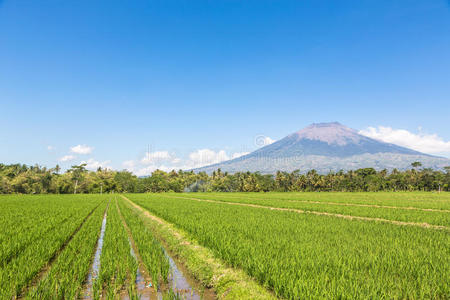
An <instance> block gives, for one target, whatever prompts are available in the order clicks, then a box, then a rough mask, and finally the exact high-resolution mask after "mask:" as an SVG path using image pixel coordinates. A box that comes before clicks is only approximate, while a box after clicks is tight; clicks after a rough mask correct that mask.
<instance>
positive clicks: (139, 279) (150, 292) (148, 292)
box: [115, 200, 159, 300]
mask: <svg viewBox="0 0 450 300" xmlns="http://www.w3.org/2000/svg"><path fill="white" fill-rule="evenodd" d="M115 202H116V208H117V210H118V212H119V216H120V219H121V220H122V224H123V226H124V227H125V230H126V231H127V233H128V239H129V241H130V246H131V251H132V255H133V256H134V257H135V258H136V260H137V263H138V269H137V274H136V275H137V276H136V288H137V293H138V295H139V299H141V300H146V299H159V295H158V292H157V291H156V289H155V284H154V285H153V286H152V287H147V283H148V282H154V281H152V278H151V276H150V272H149V271H148V270H147V268H146V267H145V265H144V262H143V261H142V258H141V255H140V254H139V251H138V249H137V247H136V243H135V242H134V239H133V235H132V234H131V230H130V228H129V227H128V225H127V222H126V221H125V219H124V218H123V216H122V212H121V211H120V208H119V206H118V205H117V200H116V201H115Z"/></svg>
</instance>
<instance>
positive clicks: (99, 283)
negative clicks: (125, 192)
mask: <svg viewBox="0 0 450 300" xmlns="http://www.w3.org/2000/svg"><path fill="white" fill-rule="evenodd" d="M136 272H137V262H136V259H135V258H134V257H133V256H132V255H131V247H130V241H129V239H128V233H127V232H126V230H125V227H124V225H123V223H122V220H121V218H120V215H119V212H118V207H117V199H116V198H114V200H113V201H111V203H110V207H109V210H108V216H107V221H106V230H105V236H104V239H103V247H102V252H101V258H100V272H99V276H98V277H97V278H96V280H95V281H94V287H93V288H94V290H95V291H94V295H95V296H94V298H97V297H99V296H100V295H102V294H103V295H104V297H106V298H107V299H113V298H114V297H115V296H116V295H118V294H119V293H120V292H121V290H122V289H123V288H124V287H125V285H126V284H129V285H130V286H131V290H135V287H134V285H135V282H136ZM102 291H104V292H103V293H102ZM130 296H132V295H130Z"/></svg>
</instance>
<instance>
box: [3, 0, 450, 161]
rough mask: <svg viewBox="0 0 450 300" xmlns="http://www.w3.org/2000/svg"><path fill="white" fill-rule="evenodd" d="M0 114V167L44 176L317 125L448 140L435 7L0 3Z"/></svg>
mask: <svg viewBox="0 0 450 300" xmlns="http://www.w3.org/2000/svg"><path fill="white" fill-rule="evenodd" d="M0 111H1V117H0V128H1V130H0V144H1V147H0V161H1V162H3V163H13V162H22V163H27V164H34V163H39V164H42V165H47V166H52V165H55V164H56V163H58V160H59V159H60V158H61V157H62V156H64V155H67V154H69V152H70V151H69V148H70V147H72V146H75V145H79V144H81V145H88V146H90V147H93V148H94V150H93V151H92V153H90V154H88V155H84V156H78V155H77V159H78V160H79V159H89V158H92V159H95V160H98V161H105V160H110V161H111V162H110V163H109V164H110V166H112V167H115V168H120V167H121V164H122V162H123V161H126V160H138V159H140V158H141V156H142V155H143V154H144V153H145V151H146V149H147V145H149V144H150V145H151V148H152V151H155V150H161V151H162V150H167V151H174V152H177V153H180V156H182V155H183V153H184V155H187V154H188V153H189V152H191V151H194V150H197V149H203V148H208V149H213V150H215V151H218V150H220V149H224V150H226V151H229V153H230V154H231V153H232V152H239V151H243V150H246V151H250V150H253V149H254V148H255V146H254V145H253V140H254V137H255V136H256V135H258V134H263V135H266V136H269V137H271V138H273V139H279V138H282V137H284V136H285V135H287V134H289V133H291V132H293V131H296V130H299V129H301V128H303V127H305V126H307V125H308V124H310V123H313V122H323V121H339V122H341V123H343V124H345V125H347V126H349V127H352V128H355V129H364V128H367V127H368V126H374V127H376V126H379V125H383V126H389V127H392V128H394V129H406V130H409V131H411V132H415V133H417V128H418V127H419V126H421V127H422V128H423V130H425V131H426V132H427V133H433V134H437V135H438V136H439V137H441V138H442V139H443V140H444V141H449V140H450V119H449V117H450V2H449V1H446V0H428V1H424V0H417V1H415V0H410V1H406V0H404V1H400V0H399V1H393V0H373V1H364V0H354V1H345V0H340V1H331V0H329V1H305V0H303V1H302V0H296V1H264V0H255V1H249V0H245V1H244V0H236V1H231V0H229V1H219V0H217V1H194V0H186V1H170V0H164V1H151V0H147V1H113V0H109V1H91V0H86V1H84V0H77V1H61V0H55V1H44V0H40V1H31V0H29V1H26V0H23V1H21V0H0ZM48 146H52V148H53V149H52V150H48V149H47V147H48ZM77 159H74V160H73V161H72V162H71V163H77ZM67 164H69V162H67Z"/></svg>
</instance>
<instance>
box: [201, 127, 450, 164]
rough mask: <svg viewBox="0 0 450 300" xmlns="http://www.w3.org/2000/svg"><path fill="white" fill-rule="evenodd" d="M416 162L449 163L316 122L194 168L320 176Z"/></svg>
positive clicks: (445, 159)
mask: <svg viewBox="0 0 450 300" xmlns="http://www.w3.org/2000/svg"><path fill="white" fill-rule="evenodd" d="M415 161H419V162H421V163H422V165H423V167H426V168H433V169H441V168H443V167H444V166H448V165H450V160H449V159H447V158H443V157H437V156H432V155H428V154H425V153H421V152H418V151H415V150H411V149H408V148H405V147H400V146H397V145H394V144H389V143H385V142H382V141H379V140H375V139H372V138H369V137H366V136H364V135H361V134H359V133H358V132H357V131H356V130H354V129H351V128H348V127H346V126H343V125H342V124H340V123H337V122H333V123H318V124H311V125H310V126H308V127H306V128H304V129H302V130H300V131H298V132H295V133H293V134H290V135H288V136H286V137H285V138H283V139H281V140H279V141H277V142H274V143H272V144H270V145H267V146H264V147H262V148H260V149H258V150H256V151H254V152H252V153H249V154H247V155H244V156H241V157H239V158H236V159H232V160H228V161H224V162H221V163H218V164H214V165H210V166H206V167H201V168H198V169H195V170H194V171H196V172H201V171H205V172H207V173H211V172H212V171H214V170H217V169H218V168H220V169H222V171H226V172H231V173H235V172H245V171H250V172H256V171H259V172H261V173H275V172H276V171H287V172H292V171H294V170H298V169H299V170H300V171H301V172H306V171H308V170H311V169H315V170H317V171H318V172H320V173H327V172H329V171H330V170H333V171H339V170H355V169H359V168H368V167H372V168H375V169H377V170H382V169H389V170H392V169H394V168H397V169H399V170H402V169H406V168H410V167H411V163H412V162H415Z"/></svg>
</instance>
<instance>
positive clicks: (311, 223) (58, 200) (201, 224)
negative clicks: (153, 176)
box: [0, 193, 450, 299]
mask: <svg viewBox="0 0 450 300" xmlns="http://www.w3.org/2000/svg"><path fill="white" fill-rule="evenodd" d="M136 207H138V208H140V209H141V210H142V211H141V212H139V211H138V210H137V209H136ZM142 212H145V214H144V213H142ZM149 221H151V222H154V223H155V224H157V225H154V226H153V227H152V226H150V225H149ZM162 222H167V223H168V224H169V225H170V230H169V231H167V232H168V234H171V235H173V236H174V239H180V241H181V245H190V246H192V247H193V249H199V250H198V251H201V249H206V250H205V251H209V252H210V253H211V254H212V255H213V256H214V258H217V260H218V261H219V262H220V263H221V264H223V266H224V267H227V268H231V269H235V270H237V271H241V270H242V271H243V272H244V273H245V274H246V276H248V280H249V281H254V282H256V284H258V285H259V286H261V288H263V289H264V290H266V291H267V293H268V295H271V296H269V297H273V298H281V299H305V298H308V299H311V298H312V299H337V298H345V299H350V298H351V299H368V298H377V299H378V298H382V299H392V298H395V299H399V298H401V299H448V298H450V286H449V282H450V195H449V194H447V193H441V194H438V193H176V194H175V193H161V194H126V195H124V196H121V195H36V196H23V195H8V196H1V197H0V225H1V228H2V230H1V231H0V242H1V244H0V265H1V269H0V298H1V299H12V298H27V299H139V298H141V299H201V298H203V299H213V298H221V299H222V298H223V299H232V298H230V296H227V295H232V293H229V291H228V292H227V293H223V294H218V293H217V294H214V293H213V292H209V293H204V291H202V290H201V289H200V288H199V286H201V285H202V283H201V282H200V281H197V282H194V281H196V279H195V278H202V276H200V275H201V274H208V272H210V271H208V270H209V269H208V263H212V262H211V261H210V260H207V259H205V261H203V262H200V261H199V260H201V259H199V258H198V257H196V258H195V259H194V257H193V256H192V257H190V256H189V255H188V256H184V258H183V259H181V258H176V257H175V256H174V255H172V253H175V252H176V251H177V249H173V247H172V246H169V245H170V243H168V242H169V241H168V240H167V236H166V237H165V238H164V237H163V236H162V235H161V234H160V232H159V233H158V231H157V230H156V229H155V228H156V227H158V226H159V225H158V224H159V223H161V224H162ZM155 226H156V227H155ZM161 226H162V225H161ZM183 237H185V240H183ZM180 247H181V246H180ZM172 251H175V252H172ZM171 256H172V257H171ZM173 259H176V260H177V264H178V267H179V268H177V267H176V266H175V265H174V261H173ZM201 263H203V264H201ZM205 265H206V267H204V266H205ZM184 266H189V268H185V267H184ZM196 266H198V267H196ZM199 266H203V267H199ZM174 270H176V271H174ZM174 272H175V273H174ZM202 272H203V273H202ZM180 274H181V275H180ZM224 275H225V274H224ZM179 276H181V278H182V279H183V278H184V277H183V276H185V277H186V278H190V279H189V280H187V281H186V282H184V281H183V283H182V280H181V279H176V278H178V277H179ZM208 276H212V275H206V277H208ZM219 276H220V274H219ZM203 277H204V276H203ZM177 280H178V281H180V282H178V283H177ZM187 282H191V283H192V285H191V286H190V285H189V284H188V283H187ZM181 284H185V285H187V286H185V287H183V288H181V287H180V286H181ZM194 285H195V286H194ZM204 285H207V284H204ZM209 287H210V288H212V289H214V290H218V289H219V287H216V286H209ZM203 289H207V288H206V287H203ZM202 293H203V294H202ZM227 297H228V298H227ZM234 298H236V296H234ZM237 298H243V299H244V298H245V299H251V298H255V297H252V296H251V294H247V295H242V296H241V297H237ZM256 298H257V297H256Z"/></svg>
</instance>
